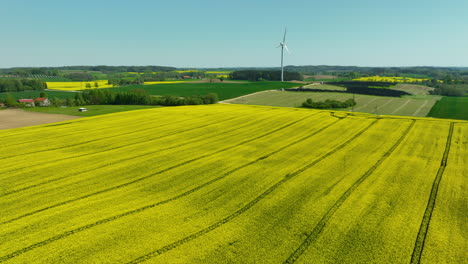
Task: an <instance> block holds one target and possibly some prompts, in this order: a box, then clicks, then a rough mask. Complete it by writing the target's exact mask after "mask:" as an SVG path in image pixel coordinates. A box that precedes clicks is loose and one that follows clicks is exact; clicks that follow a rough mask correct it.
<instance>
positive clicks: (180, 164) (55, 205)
mask: <svg viewBox="0 0 468 264" xmlns="http://www.w3.org/2000/svg"><path fill="white" fill-rule="evenodd" d="M318 113H320V112H317V113H314V114H312V115H309V116H306V117H303V118H301V119H299V120H296V121H294V122H290V123H289V124H287V125H283V126H281V127H280V128H277V129H275V130H273V131H270V132H267V133H264V134H262V135H260V136H257V137H254V138H251V139H248V140H244V141H242V142H240V143H237V144H235V145H232V146H230V147H226V148H222V149H220V150H217V151H215V152H213V153H210V154H206V155H202V156H199V157H196V158H193V159H190V160H186V161H184V162H181V163H179V164H176V165H173V166H170V167H168V168H165V169H163V170H160V171H158V172H155V173H152V174H150V175H146V176H143V177H140V178H137V179H135V180H132V181H130V182H126V183H123V184H119V185H116V186H113V187H110V188H107V189H103V190H100V191H97V192H94V193H90V194H87V195H83V196H80V197H77V198H73V199H70V200H67V201H64V202H60V203H57V204H54V205H51V206H47V207H44V208H41V209H39V210H35V211H33V212H29V213H26V214H23V215H20V216H17V217H15V218H12V219H9V220H7V221H4V222H2V223H0V225H3V224H8V223H11V222H14V221H17V220H19V219H21V218H24V217H27V216H31V215H34V214H37V213H40V212H43V211H46V210H49V209H52V208H55V207H58V206H62V205H66V204H69V203H72V202H76V201H79V200H83V199H86V198H89V197H92V196H95V195H99V194H103V193H106V192H110V191H114V190H117V189H120V188H123V187H126V186H129V185H131V184H134V183H137V182H140V181H143V180H146V179H148V178H150V177H153V176H156V175H159V174H162V173H165V172H167V171H170V170H173V169H175V168H178V167H180V166H184V165H187V164H190V163H192V162H195V161H197V160H200V159H203V158H206V157H209V156H213V155H216V154H218V153H221V152H224V151H226V150H229V149H232V148H235V147H238V146H241V145H243V144H246V143H249V142H252V141H255V140H257V139H260V138H263V137H266V136H270V135H271V134H272V133H276V132H278V131H280V130H283V129H285V128H287V127H289V126H292V125H294V124H296V123H299V122H301V121H303V120H305V119H308V118H311V117H313V116H315V115H317V114H318Z"/></svg>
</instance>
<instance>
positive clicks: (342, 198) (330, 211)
mask: <svg viewBox="0 0 468 264" xmlns="http://www.w3.org/2000/svg"><path fill="white" fill-rule="evenodd" d="M415 123H416V120H414V119H413V120H412V122H411V123H410V124H409V125H408V127H407V128H406V129H405V131H404V132H403V134H402V135H401V136H400V137H399V138H398V140H397V141H396V142H395V144H393V145H392V147H391V148H390V149H389V150H387V151H386V152H385V153H384V155H383V156H382V157H381V158H380V159H379V160H378V161H377V162H376V163H375V164H374V165H373V166H372V167H370V168H369V169H368V170H367V171H366V172H365V173H364V174H363V175H362V176H361V177H360V178H359V179H358V180H357V181H355V182H354V183H353V185H351V187H349V188H348V189H347V190H346V192H344V193H343V194H342V195H341V196H340V198H339V199H338V200H337V201H336V202H335V203H334V204H333V206H332V207H330V209H328V211H327V212H326V213H325V215H324V216H323V217H322V218H321V219H320V221H319V222H318V223H317V224H316V225H315V227H314V229H313V230H312V232H310V233H309V234H307V237H306V238H305V239H304V241H303V242H302V243H301V244H300V245H299V247H298V248H297V249H296V250H295V251H294V252H293V253H292V254H291V255H290V256H289V257H288V258H287V259H286V260H285V261H284V263H294V262H295V261H296V260H297V259H298V258H299V257H300V256H301V255H302V254H303V253H304V252H305V251H306V250H307V248H308V247H309V245H310V244H312V243H313V242H314V241H315V240H316V239H317V238H318V236H319V235H320V233H321V232H322V231H323V229H324V228H325V225H326V224H327V223H328V221H329V220H330V219H331V218H332V217H333V215H334V214H335V212H336V211H337V210H338V209H339V208H340V207H341V205H342V204H343V203H344V202H345V201H346V199H347V198H348V197H349V196H350V195H351V194H352V193H353V192H354V191H355V190H356V189H357V188H358V187H359V186H360V185H361V183H362V182H364V181H365V180H366V179H367V178H368V177H369V176H370V175H371V174H372V173H373V172H374V171H375V170H376V169H377V168H378V167H379V166H380V165H381V164H382V163H383V162H384V161H385V160H386V159H387V158H388V157H389V156H390V155H391V154H392V153H393V151H394V150H395V149H396V148H397V147H398V146H399V145H400V144H401V142H402V141H403V140H404V139H405V138H406V136H407V135H408V133H409V131H410V130H411V129H412V128H413V126H414V124H415Z"/></svg>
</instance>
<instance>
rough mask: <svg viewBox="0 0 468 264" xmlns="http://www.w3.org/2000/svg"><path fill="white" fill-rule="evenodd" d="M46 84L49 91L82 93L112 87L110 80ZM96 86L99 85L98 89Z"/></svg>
mask: <svg viewBox="0 0 468 264" xmlns="http://www.w3.org/2000/svg"><path fill="white" fill-rule="evenodd" d="M46 84H47V89H51V90H61V91H80V90H87V89H99V88H109V87H112V85H110V84H109V81H108V80H96V81H90V82H46ZM87 84H88V85H87ZM96 84H97V87H96ZM87 86H88V87H87Z"/></svg>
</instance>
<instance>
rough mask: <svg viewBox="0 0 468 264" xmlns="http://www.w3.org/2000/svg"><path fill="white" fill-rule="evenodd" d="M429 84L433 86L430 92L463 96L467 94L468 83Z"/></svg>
mask: <svg viewBox="0 0 468 264" xmlns="http://www.w3.org/2000/svg"><path fill="white" fill-rule="evenodd" d="M431 86H432V87H434V88H435V89H434V90H432V91H431V94H436V95H445V96H465V95H466V94H468V84H445V83H437V84H434V85H431Z"/></svg>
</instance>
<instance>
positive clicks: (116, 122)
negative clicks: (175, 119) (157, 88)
mask: <svg viewBox="0 0 468 264" xmlns="http://www.w3.org/2000/svg"><path fill="white" fill-rule="evenodd" d="M125 119H128V121H131V120H132V118H131V117H128V118H125ZM79 120H80V121H76V122H67V123H60V124H50V125H44V126H43V127H53V126H63V125H70V124H75V123H82V122H87V121H86V120H87V119H85V120H82V119H79ZM155 120H159V119H155ZM155 120H145V119H143V120H140V121H137V122H133V123H132V125H134V126H132V127H135V126H137V125H139V124H141V123H147V122H149V121H151V122H153V121H155ZM124 121H125V120H124ZM121 122H123V121H120V122H118V121H115V120H114V121H112V122H105V124H106V127H104V128H103V127H100V128H95V129H88V130H80V131H78V132H73V133H67V134H61V135H58V136H55V135H54V136H45V137H43V138H37V139H34V140H30V141H21V142H20V143H16V144H10V145H5V146H3V147H5V148H6V147H12V146H18V145H24V144H28V143H31V142H38V140H39V141H43V140H48V139H50V138H53V139H56V138H62V137H67V136H72V135H79V134H83V133H89V132H94V131H101V130H102V129H106V128H107V127H110V126H111V125H113V124H114V125H115V124H118V123H121ZM24 134H31V132H28V133H19V134H13V135H8V136H9V137H17V136H25V135H24Z"/></svg>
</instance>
